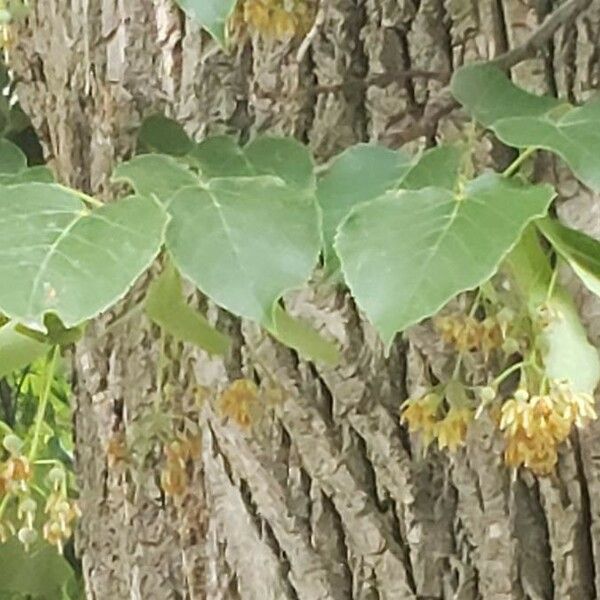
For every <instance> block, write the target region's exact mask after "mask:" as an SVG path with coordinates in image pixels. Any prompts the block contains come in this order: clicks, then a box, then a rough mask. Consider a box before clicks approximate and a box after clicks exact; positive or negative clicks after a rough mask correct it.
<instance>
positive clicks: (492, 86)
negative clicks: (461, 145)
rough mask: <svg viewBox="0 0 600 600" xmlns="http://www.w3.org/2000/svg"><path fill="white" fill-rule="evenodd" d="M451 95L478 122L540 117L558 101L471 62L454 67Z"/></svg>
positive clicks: (491, 68)
mask: <svg viewBox="0 0 600 600" xmlns="http://www.w3.org/2000/svg"><path fill="white" fill-rule="evenodd" d="M451 89H452V94H453V95H454V97H455V98H456V99H457V100H458V101H459V102H460V103H461V104H462V105H463V106H464V107H465V108H466V109H467V111H468V112H469V113H470V114H471V115H473V116H474V117H475V118H476V119H477V120H478V121H479V122H480V123H481V124H482V125H485V126H486V127H487V126H490V125H492V124H493V123H495V122H497V121H499V120H500V119H506V118H510V117H527V118H532V117H537V116H543V115H546V114H547V113H549V112H550V111H552V110H554V109H555V108H556V107H558V106H559V105H560V104H561V101H560V100H557V99H556V98H552V97H551V96H536V95H534V94H530V93H529V92H526V91H525V90H523V89H521V88H519V87H517V86H516V85H515V84H514V83H512V81H511V80H510V79H509V78H508V77H507V76H506V74H505V73H504V72H503V71H501V70H500V69H499V68H498V67H495V66H494V65H491V64H486V63H475V64H471V65H466V66H464V67H462V68H460V69H458V70H457V71H456V72H455V73H454V76H453V77H452V81H451Z"/></svg>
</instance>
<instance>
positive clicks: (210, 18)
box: [177, 0, 237, 46]
mask: <svg viewBox="0 0 600 600" xmlns="http://www.w3.org/2000/svg"><path fill="white" fill-rule="evenodd" d="M177 4H179V6H181V8H182V9H183V10H184V11H185V12H186V13H187V15H188V16H189V17H190V18H192V19H195V20H196V21H198V22H199V23H200V25H201V26H202V27H203V28H204V29H206V31H208V32H209V33H210V34H211V35H212V36H213V38H215V40H217V41H218V42H219V43H220V44H221V46H223V45H224V44H225V27H226V23H227V20H228V19H229V17H230V16H231V14H232V13H233V9H234V8H235V5H236V4H237V0H177Z"/></svg>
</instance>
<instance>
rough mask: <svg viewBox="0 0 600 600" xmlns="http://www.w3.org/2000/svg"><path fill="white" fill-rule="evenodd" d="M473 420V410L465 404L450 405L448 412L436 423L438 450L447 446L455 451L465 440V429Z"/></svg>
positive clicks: (451, 450)
mask: <svg viewBox="0 0 600 600" xmlns="http://www.w3.org/2000/svg"><path fill="white" fill-rule="evenodd" d="M472 421H473V411H472V410H471V409H470V408H467V407H466V406H452V407H450V410H449V411H448V414H447V415H446V416H445V417H444V418H443V419H442V420H441V421H439V422H438V424H437V432H436V433H437V440H438V446H439V448H440V450H442V449H443V448H448V450H449V451H450V452H456V450H458V448H459V447H460V446H462V445H463V444H464V442H465V438H466V436H467V429H468V427H469V425H470V423H471V422H472Z"/></svg>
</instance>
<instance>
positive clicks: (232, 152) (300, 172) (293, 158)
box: [190, 135, 315, 189]
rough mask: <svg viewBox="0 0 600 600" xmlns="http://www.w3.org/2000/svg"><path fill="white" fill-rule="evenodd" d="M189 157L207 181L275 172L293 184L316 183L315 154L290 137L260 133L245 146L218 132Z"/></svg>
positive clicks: (273, 173)
mask: <svg viewBox="0 0 600 600" xmlns="http://www.w3.org/2000/svg"><path fill="white" fill-rule="evenodd" d="M190 158H191V159H192V161H193V162H194V164H195V165H196V166H198V167H199V168H200V171H201V174H202V179H204V180H209V179H213V178H215V177H251V176H254V175H273V176H275V177H279V178H280V179H283V181H285V183H286V184H287V185H289V186H290V187H296V188H298V189H310V188H314V186H315V174H314V164H313V160H312V157H311V155H310V153H309V151H308V149H307V148H306V146H304V145H303V144H301V143H300V142H298V141H296V140H294V139H291V138H281V137H271V136H261V137H258V138H256V139H254V140H253V141H251V142H250V143H249V144H247V145H246V146H244V147H243V148H242V147H240V146H239V145H238V143H237V142H236V140H235V139H234V138H233V137H231V136H227V135H219V136H214V137H209V138H206V139H205V140H203V141H202V142H200V143H199V144H197V145H196V146H195V147H194V148H193V149H192V151H191V152H190Z"/></svg>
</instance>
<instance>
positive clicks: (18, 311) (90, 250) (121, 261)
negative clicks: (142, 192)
mask: <svg viewBox="0 0 600 600" xmlns="http://www.w3.org/2000/svg"><path fill="white" fill-rule="evenodd" d="M165 220H166V216H165V213H164V211H163V210H162V209H161V208H160V207H159V206H158V205H157V204H156V203H155V202H153V201H152V200H150V199H147V198H143V197H130V198H126V199H124V200H120V201H119V202H115V203H112V204H108V205H106V206H103V207H101V208H99V209H97V210H94V211H89V210H88V209H87V208H86V207H85V205H84V204H83V202H82V201H81V200H80V199H79V197H78V196H77V195H76V194H75V193H71V192H69V191H66V190H65V189H64V188H61V187H58V186H55V185H51V184H42V183H28V184H22V185H15V186H10V187H5V188H3V189H2V202H0V271H1V273H2V280H3V285H2V286H1V287H0V310H1V311H2V312H4V313H5V314H6V315H7V316H9V317H11V318H13V319H14V320H16V321H19V322H22V323H23V324H24V325H27V326H28V327H30V328H32V329H37V330H39V331H44V330H45V327H44V315H45V314H46V313H47V312H53V313H55V314H56V316H57V317H58V318H59V319H60V320H61V321H62V322H63V323H64V325H65V327H67V328H69V327H74V326H76V325H78V324H80V323H81V322H83V321H86V320H88V319H90V318H92V317H94V316H96V315H97V314H98V313H100V312H101V311H103V310H105V309H107V308H108V307H110V306H111V305H112V304H114V302H116V301H117V300H118V299H119V298H120V297H122V296H123V295H124V294H125V293H126V292H127V290H128V289H129V287H130V286H131V285H132V284H133V282H134V281H135V279H136V278H137V277H138V276H139V275H140V274H141V273H142V272H143V271H144V270H145V269H146V268H147V267H148V265H149V264H150V263H151V262H152V260H153V259H154V257H155V256H156V254H157V253H158V251H159V249H160V246H161V244H162V236H163V229H164V225H165Z"/></svg>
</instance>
